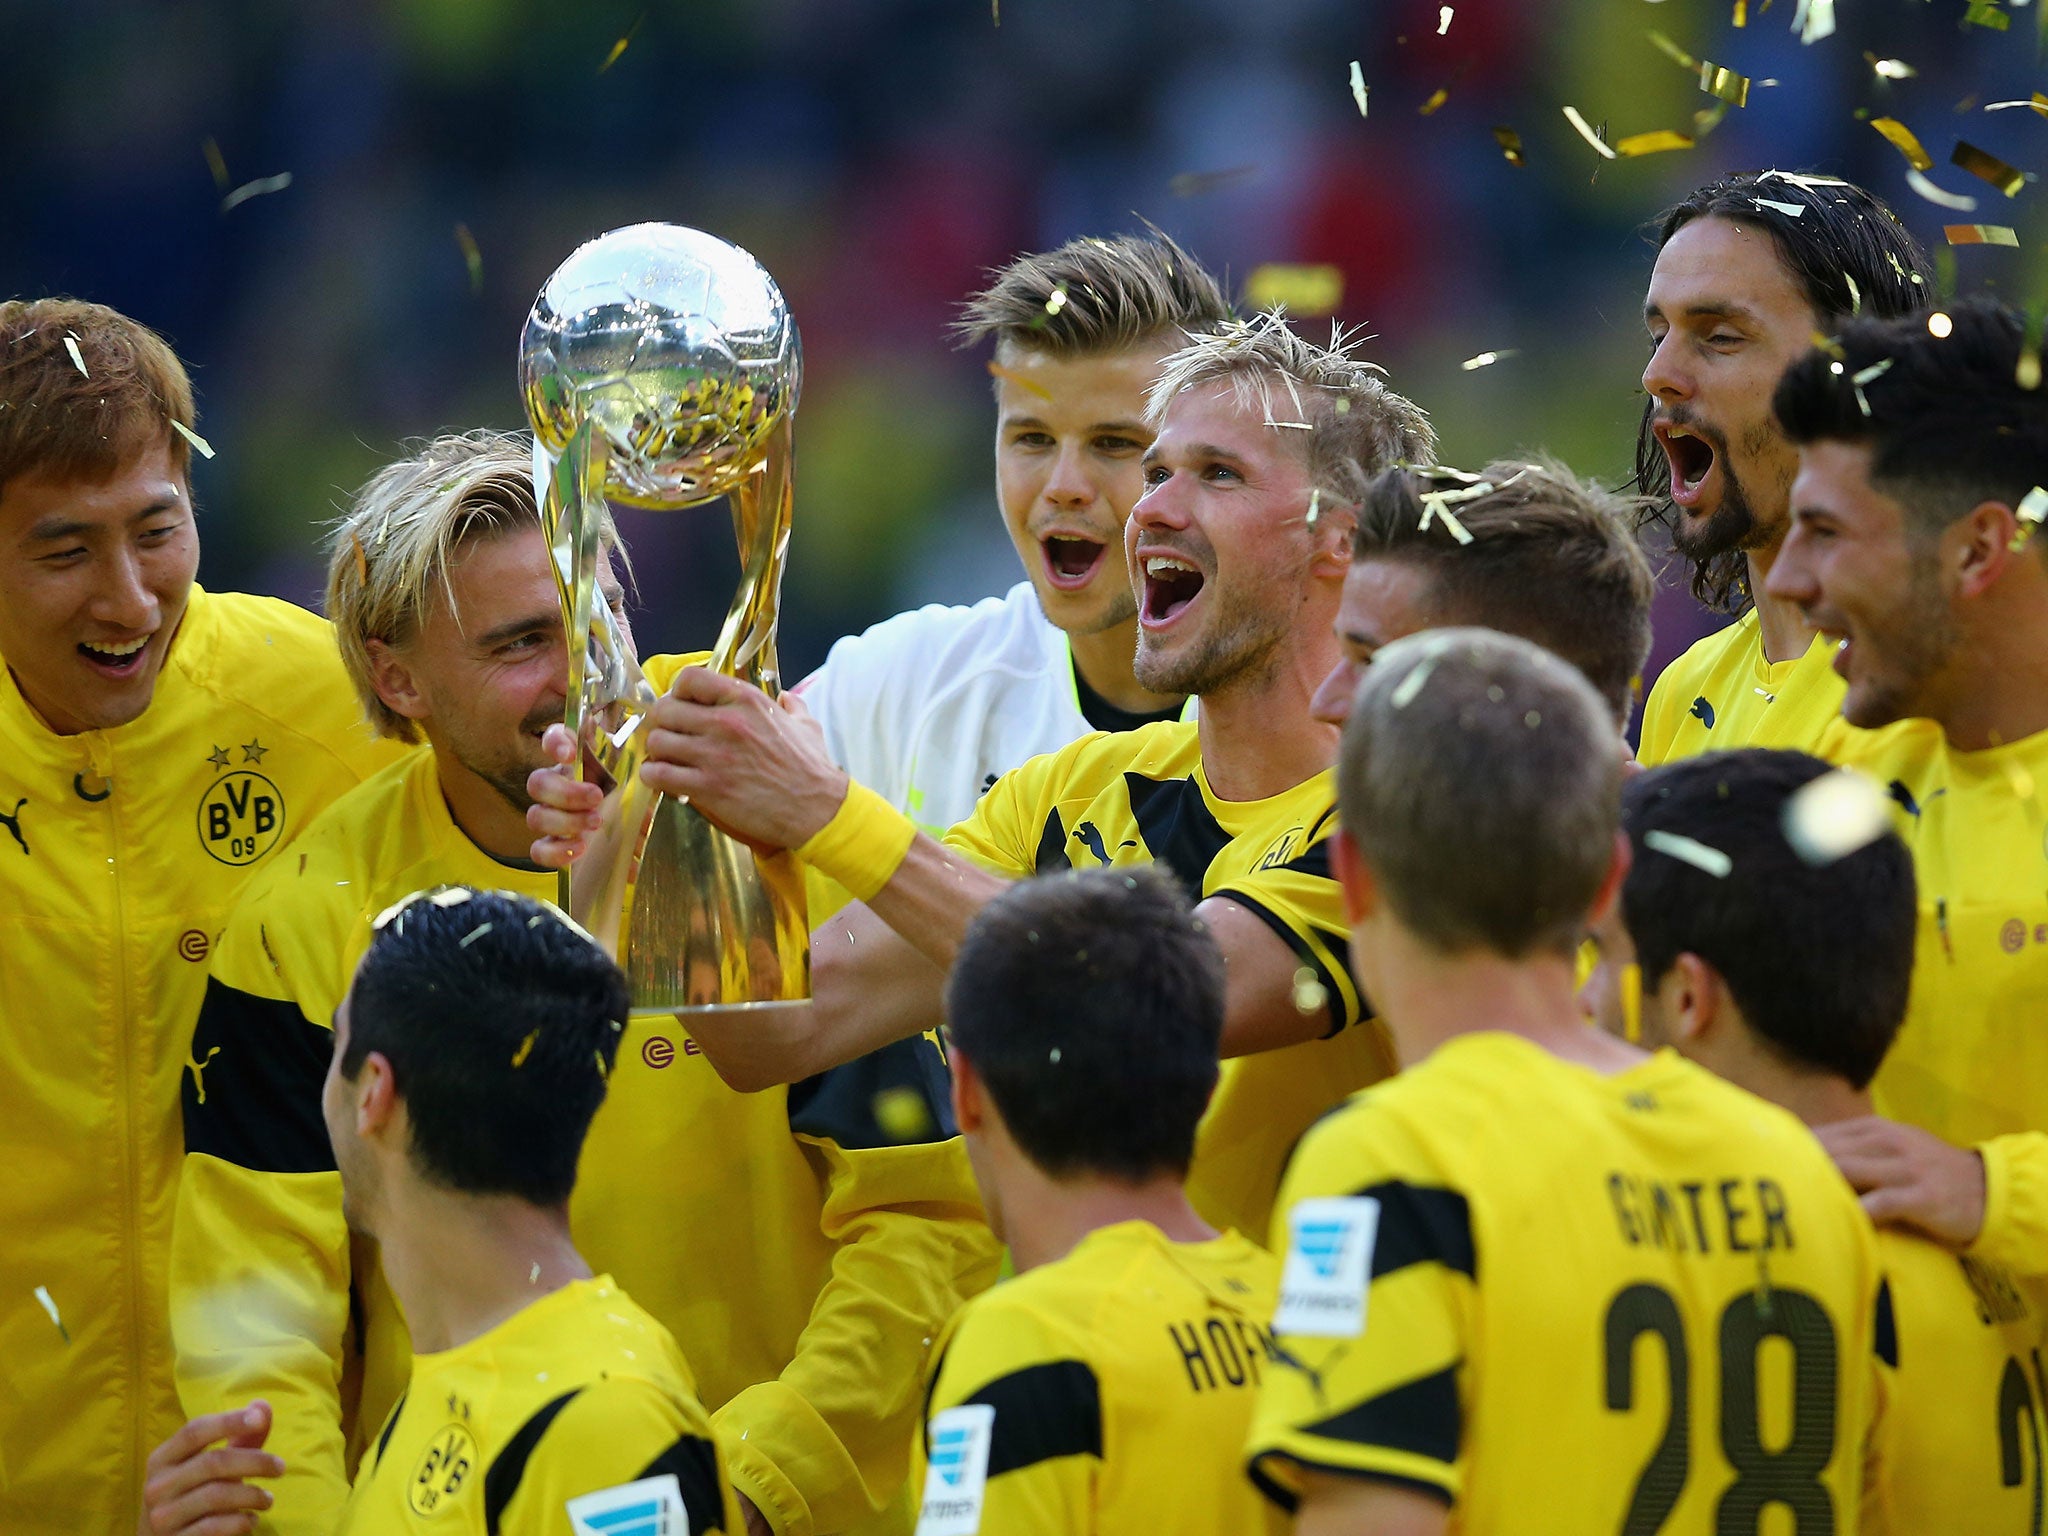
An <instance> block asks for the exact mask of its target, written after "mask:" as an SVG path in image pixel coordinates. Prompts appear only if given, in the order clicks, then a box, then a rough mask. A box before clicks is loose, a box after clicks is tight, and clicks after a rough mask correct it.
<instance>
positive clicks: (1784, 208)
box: [1750, 197, 1806, 219]
mask: <svg viewBox="0 0 2048 1536" xmlns="http://www.w3.org/2000/svg"><path fill="white" fill-rule="evenodd" d="M1750 201H1751V202H1752V203H1755V204H1756V205H1757V207H1759V208H1770V209H1774V210H1775V211H1777V212H1779V213H1782V214H1784V215H1785V217H1786V218H1788V219H1797V218H1803V217H1805V215H1806V208H1805V206H1804V205H1803V204H1801V203H1781V202H1779V201H1778V200H1777V199H1776V198H1774V197H1752V198H1751V199H1750Z"/></svg>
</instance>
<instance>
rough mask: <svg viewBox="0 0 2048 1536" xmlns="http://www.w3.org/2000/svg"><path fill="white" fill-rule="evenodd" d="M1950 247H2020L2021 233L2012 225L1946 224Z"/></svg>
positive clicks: (1943, 229)
mask: <svg viewBox="0 0 2048 1536" xmlns="http://www.w3.org/2000/svg"><path fill="white" fill-rule="evenodd" d="M1941 232H1942V233H1943V234H1944V235H1946V236H1947V237H1948V243H1949V244H1950V245H2018V244H2019V243H2020V237H2019V232H2018V231H2017V230H2015V229H2014V228H2013V227H2012V226H2011V225H2010V224H1944V225H1942V226H1941Z"/></svg>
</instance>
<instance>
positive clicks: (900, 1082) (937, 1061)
mask: <svg viewBox="0 0 2048 1536" xmlns="http://www.w3.org/2000/svg"><path fill="white" fill-rule="evenodd" d="M878 1105H880V1106H886V1107H887V1108H888V1109H889V1111H890V1120H891V1122H892V1123H891V1125H888V1126H885V1125H883V1124H882V1122H881V1119H880V1116H879V1114H878V1113H877V1106H878ZM912 1105H920V1106H922V1108H923V1111H924V1112H923V1115H922V1117H921V1121H922V1123H921V1124H920V1125H918V1126H912V1125H910V1124H908V1123H907V1122H908V1121H909V1120H910V1119H911V1116H910V1115H909V1114H908V1113H907V1111H908V1109H909V1108H910V1107H911V1106H912ZM898 1115H902V1116H903V1122H902V1123H898V1122H897V1120H896V1117H897V1116H898ZM789 1129H790V1131H791V1133H792V1134H794V1135H798V1136H815V1137H817V1138H818V1139H819V1140H820V1141H830V1142H833V1143H835V1144H837V1145H839V1146H841V1147H844V1148H846V1149H847V1150H849V1151H855V1152H864V1151H868V1150H870V1149H872V1148H875V1147H896V1146H906V1145H915V1144H919V1143H929V1142H938V1141H946V1140H949V1139H950V1138H952V1137H954V1136H957V1135H959V1134H960V1129H959V1127H958V1126H956V1125H955V1124H954V1123H953V1095H952V1090H951V1087H950V1085H949V1084H948V1082H947V1075H946V1063H945V1060H944V1058H942V1057H941V1056H940V1055H939V1048H938V1046H937V1045H936V1044H934V1043H933V1041H932V1040H931V1039H930V1037H928V1036H926V1035H912V1036H911V1037H910V1038H909V1039H907V1040H896V1041H892V1042H891V1043H890V1044H888V1045H885V1046H883V1047H882V1048H881V1049H880V1050H879V1051H870V1052H869V1053H868V1054H867V1055H865V1056H862V1057H859V1058H857V1059H856V1060H853V1061H849V1062H848V1063H846V1065H845V1066H842V1067H833V1068H832V1069H831V1070H830V1071H827V1072H820V1073H819V1074H818V1075H817V1076H816V1077H808V1078H805V1079H804V1080H803V1081H802V1082H800V1083H797V1084H795V1085H794V1086H793V1087H792V1088H791V1089H790V1090H789Z"/></svg>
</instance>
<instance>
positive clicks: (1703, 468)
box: [1650, 421, 1720, 508]
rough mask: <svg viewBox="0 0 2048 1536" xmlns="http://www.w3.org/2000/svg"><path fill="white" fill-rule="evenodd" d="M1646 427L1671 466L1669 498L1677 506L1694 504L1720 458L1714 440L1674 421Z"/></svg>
mask: <svg viewBox="0 0 2048 1536" xmlns="http://www.w3.org/2000/svg"><path fill="white" fill-rule="evenodd" d="M1650 430H1651V431H1652V432H1653V433H1655V434H1656V438H1657V442H1658V444H1659V446H1661V447H1662V448H1663V450H1664V457H1665V460H1666V461H1667V462H1668V463H1669V464H1670V466H1671V499H1672V500H1673V501H1675V502H1677V503H1678V505H1680V506H1681V507H1686V508H1696V507H1698V506H1699V505H1700V502H1701V499H1702V493H1703V491H1704V490H1705V487H1706V483H1707V477H1708V476H1709V475H1711V474H1712V473H1713V472H1714V466H1715V465H1716V464H1717V463H1718V462H1719V461H1720V453H1719V452H1718V450H1717V447H1716V444H1715V442H1714V440H1713V439H1712V438H1710V437H1708V436H1707V435H1706V434H1705V433H1704V432H1703V431H1701V430H1700V429H1698V428H1696V427H1691V426H1682V425H1680V424H1679V423H1678V422H1675V421H1656V422H1652V423H1651V426H1650Z"/></svg>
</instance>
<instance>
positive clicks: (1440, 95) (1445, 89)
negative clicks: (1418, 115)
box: [1422, 85, 1451, 117]
mask: <svg viewBox="0 0 2048 1536" xmlns="http://www.w3.org/2000/svg"><path fill="white" fill-rule="evenodd" d="M1450 99H1451V88H1450V87H1449V86H1447V85H1440V86H1438V87H1437V88H1436V94H1435V95H1434V96H1432V97H1430V98H1429V100H1427V101H1425V102H1424V103H1423V104H1422V115H1423V116H1424V117H1428V116H1429V115H1430V114H1431V113H1432V112H1434V111H1436V109H1437V108H1438V107H1440V106H1442V105H1443V104H1444V103H1445V102H1447V101H1449V100H1450Z"/></svg>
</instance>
